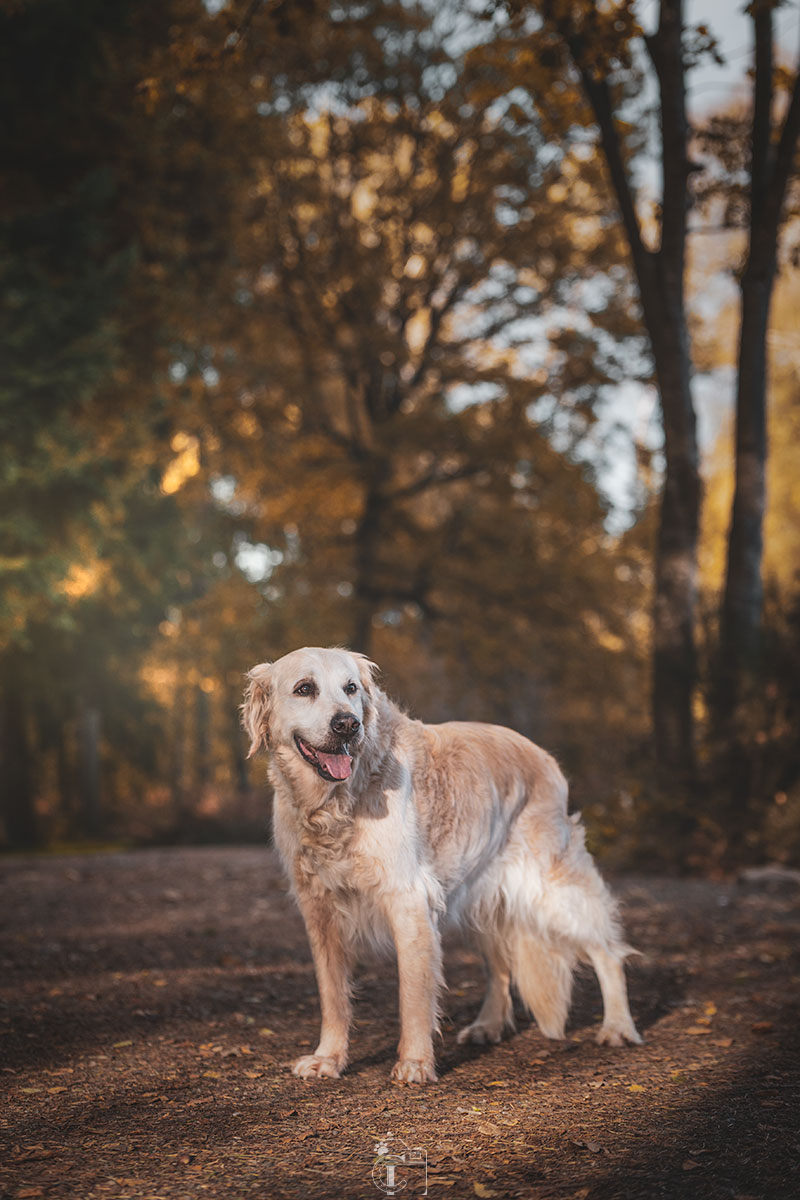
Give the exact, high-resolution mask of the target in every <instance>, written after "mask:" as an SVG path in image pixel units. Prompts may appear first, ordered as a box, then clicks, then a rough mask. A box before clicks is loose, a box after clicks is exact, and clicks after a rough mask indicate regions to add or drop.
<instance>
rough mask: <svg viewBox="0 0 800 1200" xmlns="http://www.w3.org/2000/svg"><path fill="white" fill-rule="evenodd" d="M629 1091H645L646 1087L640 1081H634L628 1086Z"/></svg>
mask: <svg viewBox="0 0 800 1200" xmlns="http://www.w3.org/2000/svg"><path fill="white" fill-rule="evenodd" d="M628 1091H629V1092H643V1091H644V1088H643V1087H642V1085H641V1084H640V1083H632V1084H631V1085H630V1087H629V1088H628Z"/></svg>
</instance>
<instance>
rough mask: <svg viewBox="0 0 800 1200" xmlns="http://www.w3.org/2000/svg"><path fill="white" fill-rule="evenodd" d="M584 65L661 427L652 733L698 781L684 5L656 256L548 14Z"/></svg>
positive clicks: (672, 52)
mask: <svg viewBox="0 0 800 1200" xmlns="http://www.w3.org/2000/svg"><path fill="white" fill-rule="evenodd" d="M550 12H551V17H552V19H553V20H554V21H555V24H556V27H557V28H558V29H559V30H560V31H561V33H562V36H563V37H564V38H565V41H566V43H567V46H568V47H569V50H570V52H571V54H572V58H573V61H574V63H575V65H576V66H577V68H578V71H579V73H580V76H581V82H582V84H583V89H584V92H585V93H586V97H587V99H588V101H589V103H590V105H591V107H592V110H593V112H594V115H595V118H596V120H597V125H598V129H599V131H600V141H601V145H602V148H603V153H604V155H605V159H606V164H607V166H608V172H609V177H610V182H611V186H612V188H613V190H614V194H615V196H616V199H617V203H618V205H619V211H620V217H621V219H622V224H623V228H624V230H625V234H626V236H627V239H628V245H629V248H630V252H631V258H632V260H633V268H634V272H635V274H636V280H637V283H638V285H639V295H640V298H641V301H642V308H643V310H644V324H645V327H646V329H647V332H648V334H649V336H650V344H651V346H652V349H653V357H654V359H655V367H656V377H657V380H658V389H659V395H660V399H661V411H662V415H663V425H664V457H665V460H666V474H665V479H664V490H663V494H662V498H661V515H660V522H659V531H658V541H657V546H656V563H655V605H654V615H653V616H654V629H653V691H652V711H653V734H654V742H655V751H656V761H657V765H658V770H659V775H660V776H661V779H662V783H663V784H664V785H665V786H666V787H668V788H670V789H671V788H672V785H675V784H677V785H679V786H686V785H691V784H692V783H693V780H694V771H695V759H694V718H693V712H692V697H693V692H694V687H695V672H696V665H695V640H694V619H695V601H696V590H697V536H698V528H699V512H700V498H701V489H700V481H699V470H698V453H697V433H696V419H695V412H694V405H693V403H692V394H691V358H690V352H689V337H688V332H687V325H686V306H685V299H684V268H685V262H686V212H687V205H688V189H687V180H688V177H689V161H688V149H687V147H688V122H687V119H686V86H685V66H684V58H683V53H684V51H683V29H684V19H683V0H661V6H660V12H659V23H658V29H657V31H656V33H655V34H653V35H652V36H651V37H648V38H647V39H646V44H647V49H648V52H649V54H650V57H651V59H652V62H653V66H654V68H655V71H656V75H657V76H658V84H659V94H660V104H659V117H660V125H661V166H662V171H663V189H662V205H661V241H660V245H659V248H658V250H656V251H653V250H651V249H650V248H649V247H648V246H647V245H646V244H645V242H644V240H643V237H642V230H641V226H640V223H639V217H638V214H637V211H636V202H635V195H634V193H633V191H632V189H631V184H630V178H629V174H628V163H627V161H626V155H625V153H624V151H623V146H622V144H621V142H620V137H619V131H618V127H617V121H616V117H615V112H614V106H615V97H614V95H613V93H612V89H611V87H610V85H609V80H608V77H607V76H605V75H604V74H603V73H602V71H601V70H598V68H597V63H596V58H595V53H594V47H593V46H592V45H591V43H590V40H589V39H590V34H589V33H588V32H587V31H586V30H585V29H584V28H582V27H581V26H579V25H576V24H575V23H574V22H573V21H572V18H571V17H570V16H569V15H566V13H568V9H567V10H562V12H561V13H558V12H556V10H555V9H554V8H551V10H550Z"/></svg>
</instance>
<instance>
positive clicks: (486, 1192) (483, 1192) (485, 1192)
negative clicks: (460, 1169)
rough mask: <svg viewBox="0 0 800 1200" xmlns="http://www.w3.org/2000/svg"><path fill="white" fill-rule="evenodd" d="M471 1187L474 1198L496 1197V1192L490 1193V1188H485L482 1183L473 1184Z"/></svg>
mask: <svg viewBox="0 0 800 1200" xmlns="http://www.w3.org/2000/svg"><path fill="white" fill-rule="evenodd" d="M472 1186H473V1188H474V1190H475V1195H476V1196H496V1195H497V1192H494V1191H492V1189H491V1188H489V1187H486V1185H485V1184H483V1183H473V1185H472Z"/></svg>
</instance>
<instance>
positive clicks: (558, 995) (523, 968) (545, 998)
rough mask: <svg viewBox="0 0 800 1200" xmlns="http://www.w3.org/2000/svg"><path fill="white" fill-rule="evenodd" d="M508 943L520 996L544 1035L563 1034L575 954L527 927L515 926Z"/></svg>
mask: <svg viewBox="0 0 800 1200" xmlns="http://www.w3.org/2000/svg"><path fill="white" fill-rule="evenodd" d="M511 944H512V946H513V956H512V966H511V970H512V975H513V978H514V984H515V986H516V989H517V991H518V992H519V995H520V999H521V1000H522V1002H523V1004H524V1005H525V1006H526V1008H528V1009H529V1010H530V1011H531V1012H532V1013H533V1016H534V1018H535V1019H536V1024H537V1025H538V1026H539V1028H540V1030H541V1031H542V1033H543V1034H544V1036H545V1037H548V1038H563V1036H564V1026H565V1025H566V1022H567V1013H568V1012H569V1002H570V998H571V996H572V973H573V970H574V967H575V955H574V954H573V953H572V951H571V950H570V949H569V948H568V947H566V946H558V945H555V944H551V943H550V942H548V941H545V940H544V939H543V938H539V937H537V936H536V935H535V934H534V933H533V932H531V931H529V930H527V929H520V928H517V929H515V930H514V932H513V933H512V935H511Z"/></svg>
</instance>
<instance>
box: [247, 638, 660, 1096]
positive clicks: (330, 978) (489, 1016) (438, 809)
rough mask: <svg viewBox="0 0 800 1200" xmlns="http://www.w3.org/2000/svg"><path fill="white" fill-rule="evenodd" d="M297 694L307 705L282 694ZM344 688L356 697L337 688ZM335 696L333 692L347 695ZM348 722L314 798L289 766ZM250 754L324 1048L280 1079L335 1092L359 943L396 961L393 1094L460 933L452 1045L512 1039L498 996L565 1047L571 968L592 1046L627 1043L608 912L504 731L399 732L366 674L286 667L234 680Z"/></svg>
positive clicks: (299, 763) (580, 840) (422, 1063)
mask: <svg viewBox="0 0 800 1200" xmlns="http://www.w3.org/2000/svg"><path fill="white" fill-rule="evenodd" d="M301 680H312V681H313V684H314V693H313V694H312V695H306V696H301V695H297V694H295V689H296V685H297V684H298V682H299V681H301ZM353 683H355V685H356V690H355V691H353V689H352V685H353ZM345 688H347V689H348V690H347V691H346V690H345ZM342 712H344V713H348V714H351V715H352V716H353V717H354V718H355V719H356V720H358V721H360V722H361V723H362V728H361V730H360V731H359V734H358V736H357V737H356V738H353V739H352V740H351V741H350V753H351V754H352V756H353V769H352V775H351V777H350V778H349V779H347V780H345V781H343V782H339V783H330V782H327V781H326V780H325V779H323V778H321V777H320V775H319V774H318V773H317V771H316V770H315V768H314V767H313V766H311V765H310V764H309V763H308V762H307V761H306V760H305V759H304V758H303V757H302V756H301V754H300V752H299V750H298V748H297V744H296V742H295V740H294V739H295V735H299V736H300V737H301V738H302V739H304V741H305V742H306V743H308V744H310V745H311V746H314V747H319V748H325V747H327V745H328V742H329V740H330V736H331V735H330V721H331V718H332V717H333V716H334V714H336V713H342ZM242 720H243V724H244V726H245V728H246V730H247V731H248V733H249V734H250V738H251V749H250V753H251V754H253V753H255V752H256V751H257V750H259V749H264V748H266V749H269V750H270V752H271V761H270V768H269V773H270V779H271V781H272V784H273V787H274V791H275V801H274V830H275V841H276V844H277V847H278V851H279V853H280V855H281V858H282V860H283V863H284V866H285V868H286V870H287V873H288V875H289V879H290V881H291V885H292V890H293V892H294V895H295V897H296V899H297V902H298V905H299V907H300V910H301V912H302V915H303V918H304V920H305V923H306V928H307V930H308V937H309V941H310V943H311V950H312V954H313V957H314V965H315V968H316V973H317V981H318V985H319V992H320V1001H321V1007H322V1032H321V1035H320V1041H319V1045H318V1046H317V1048H316V1050H315V1051H314V1053H313V1054H307V1055H304V1056H303V1057H302V1058H300V1059H298V1060H297V1062H296V1063H295V1064H294V1067H293V1070H294V1072H295V1074H297V1075H300V1076H304V1077H311V1076H326V1075H327V1076H332V1077H334V1078H338V1076H339V1074H340V1072H341V1071H343V1070H344V1068H345V1067H346V1065H347V1061H348V1043H349V1030H350V1023H351V1010H350V991H351V972H352V967H353V963H354V959H355V955H356V951H357V949H358V944H359V942H371V943H375V944H391V943H393V944H394V947H395V950H396V953H397V960H398V974H399V986H400V1023H401V1037H400V1044H399V1047H398V1054H397V1062H396V1063H395V1066H394V1069H393V1071H392V1078H393V1079H394V1080H395V1081H398V1082H402V1083H423V1082H425V1081H426V1080H435V1078H436V1074H435V1065H434V1053H433V1033H434V1030H435V1027H436V1019H437V1004H438V995H439V991H440V989H441V987H442V983H443V980H442V966H441V949H440V940H439V929H440V926H441V925H442V924H443V922H444V921H445V920H449V921H453V922H455V923H457V924H458V925H460V926H461V927H462V928H464V929H466V930H467V931H469V932H471V933H472V935H473V936H474V939H475V941H476V942H477V944H478V946H479V948H480V949H481V951H482V953H483V956H484V959H485V962H486V967H487V975H488V986H487V991H486V996H485V999H484V1002H483V1006H482V1008H481V1010H480V1012H479V1014H478V1016H477V1018H476V1019H475V1021H474V1022H473V1023H472V1024H471V1025H469V1026H467V1027H466V1028H465V1029H462V1030H461V1032H460V1034H459V1035H458V1040H459V1041H474V1042H487V1041H488V1042H497V1041H499V1040H500V1037H501V1036H502V1033H503V1030H504V1028H505V1027H510V1028H513V1017H512V1005H511V995H510V987H511V984H512V983H513V984H514V986H515V987H516V989H517V991H518V993H519V995H520V997H521V999H522V1001H523V1002H524V1004H525V1005H526V1006H527V1007H528V1009H529V1010H530V1011H531V1012H532V1013H533V1015H534V1017H535V1019H536V1021H537V1023H538V1025H539V1028H540V1029H541V1031H542V1033H544V1034H545V1035H546V1036H547V1037H550V1038H561V1037H563V1036H564V1024H565V1021H566V1018H567V1012H568V1008H569V1002H570V992H571V985H572V975H573V970H574V967H575V965H576V963H577V962H578V961H579V960H581V961H586V962H590V963H591V964H592V966H593V967H594V969H595V971H596V972H597V975H598V978H599V980H600V986H601V990H602V994H603V1004H604V1020H603V1024H602V1026H601V1028H600V1031H599V1033H598V1035H597V1039H598V1041H600V1042H605V1043H608V1044H610V1045H614V1046H619V1045H622V1044H623V1042H625V1041H628V1042H640V1041H641V1038H640V1037H639V1034H638V1033H637V1031H636V1028H635V1026H634V1024H633V1020H632V1019H631V1015H630V1011H629V1008H628V998H627V991H626V986H625V975H624V968H623V965H622V964H623V961H624V959H625V957H626V955H628V954H629V953H631V951H630V949H629V947H628V946H626V945H625V943H624V941H623V940H622V936H621V933H620V928H619V923H618V919H617V913H616V906H615V904H614V901H613V900H612V898H611V896H610V894H609V892H608V890H607V888H606V886H605V884H604V883H603V881H602V880H601V878H600V876H599V874H598V873H597V870H596V868H595V866H594V863H593V861H592V859H591V856H590V855H589V853H588V851H587V850H586V847H585V845H584V835H583V829H582V828H581V825H580V823H579V820H578V818H577V816H573V817H571V818H570V817H569V816H568V815H567V785H566V782H565V780H564V777H563V775H562V774H561V771H560V770H559V768H558V766H557V764H556V763H555V761H554V760H553V759H552V758H551V757H550V755H548V754H546V753H545V751H544V750H541V749H539V747H538V746H535V745H534V744H533V743H532V742H530V741H528V740H527V739H526V738H524V737H522V736H521V735H520V734H518V733H514V732H513V731H512V730H510V729H504V728H500V727H498V726H493V725H480V724H472V723H461V722H450V723H448V724H444V725H424V724H422V722H420V721H415V720H412V719H410V718H409V717H407V716H406V715H405V714H404V713H403V712H401V711H400V709H399V708H398V707H397V706H396V705H395V704H393V703H392V702H391V700H389V699H388V698H387V696H386V695H385V694H384V693H383V692H382V691H381V690H380V689H379V688H378V687H376V686H375V683H374V667H373V664H372V663H370V662H369V661H368V660H367V659H365V658H364V657H363V656H362V655H359V654H354V653H351V652H349V651H346V650H340V649H316V648H306V649H303V650H296V651H294V652H293V653H291V654H287V655H286V656H285V657H283V658H281V659H279V660H278V661H276V662H274V663H262V664H260V665H259V666H257V667H254V668H253V670H252V671H251V672H250V673H249V685H248V689H247V694H246V698H245V702H244V705H243V707H242Z"/></svg>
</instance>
